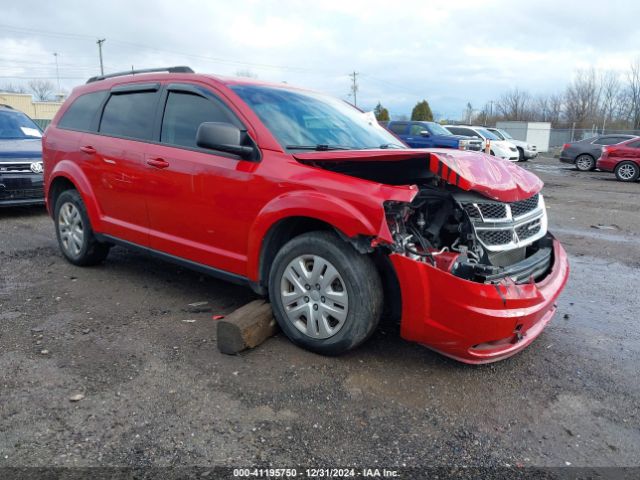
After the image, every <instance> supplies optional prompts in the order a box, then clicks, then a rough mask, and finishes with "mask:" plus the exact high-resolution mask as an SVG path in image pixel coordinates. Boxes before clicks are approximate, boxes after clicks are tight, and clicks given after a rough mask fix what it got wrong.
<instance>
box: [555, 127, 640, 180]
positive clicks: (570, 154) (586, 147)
mask: <svg viewBox="0 0 640 480" xmlns="http://www.w3.org/2000/svg"><path fill="white" fill-rule="evenodd" d="M632 138H635V135H622V134H620V135H617V134H616V135H598V136H596V137H591V138H585V139H584V140H580V141H579V142H571V143H565V144H564V145H563V146H562V152H560V161H561V162H564V163H573V164H574V165H575V166H576V168H577V169H578V170H580V171H581V172H588V171H590V170H594V169H595V168H596V160H598V158H600V155H601V154H602V146H603V145H615V144H617V143H620V142H624V141H626V140H629V139H632Z"/></svg>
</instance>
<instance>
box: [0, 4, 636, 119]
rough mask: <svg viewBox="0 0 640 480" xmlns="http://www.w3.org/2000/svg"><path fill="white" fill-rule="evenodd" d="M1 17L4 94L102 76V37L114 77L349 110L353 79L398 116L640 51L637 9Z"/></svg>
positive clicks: (252, 10)
mask: <svg viewBox="0 0 640 480" xmlns="http://www.w3.org/2000/svg"><path fill="white" fill-rule="evenodd" d="M0 11H2V15H0V88H1V87H2V86H4V85H6V84H8V83H13V84H19V83H22V84H26V83H27V82H28V81H29V79H32V78H42V79H47V80H50V81H51V82H53V84H54V85H57V82H58V76H59V82H60V87H61V89H64V90H71V89H72V88H73V87H74V86H76V85H79V84H81V83H84V81H86V79H87V78H89V77H90V76H92V75H96V74H98V73H99V68H100V67H99V59H98V47H97V44H96V40H97V39H102V38H104V39H106V41H105V42H104V43H103V55H104V67H105V72H106V73H108V72H113V71H121V70H130V69H131V67H132V66H134V68H150V67H157V66H168V65H188V66H190V67H192V68H193V69H194V70H195V71H197V72H203V73H214V74H220V75H236V74H238V72H247V71H248V72H250V73H251V74H252V75H256V76H257V77H258V78H259V79H261V80H267V81H274V82H282V81H286V82H287V83H289V84H292V85H296V86H300V87H305V88H310V89H313V90H318V91H322V92H326V93H329V94H332V95H334V96H337V97H340V98H344V99H347V100H351V101H352V100H353V99H352V97H350V96H349V94H350V85H351V77H350V76H349V74H350V73H351V72H354V71H355V72H357V73H358V75H357V77H356V78H357V82H358V92H357V104H358V106H359V107H360V108H362V109H363V110H371V109H373V107H374V106H375V105H376V104H377V103H378V102H381V103H382V104H383V105H384V106H385V107H387V108H388V109H389V111H390V113H391V115H392V117H394V116H399V115H406V114H410V112H411V109H412V108H413V106H414V105H415V103H416V102H417V101H419V100H422V99H423V98H426V99H427V100H428V101H429V103H430V105H431V109H432V110H433V112H434V114H435V115H436V116H437V117H438V118H450V119H457V118H461V117H462V115H463V111H464V109H465V106H466V105H467V102H470V103H471V104H472V105H473V107H474V108H477V109H481V108H482V107H483V106H484V105H485V104H486V103H487V102H489V101H495V100H497V99H498V98H499V96H500V95H501V93H503V92H505V91H506V90H509V89H512V88H515V87H518V88H520V89H524V90H527V91H529V92H530V93H531V94H533V95H537V94H550V93H555V92H559V91H561V90H563V89H564V88H565V86H566V85H567V83H568V82H569V81H570V80H571V78H572V75H573V74H574V73H575V71H576V70H577V69H580V68H590V67H595V68H598V69H603V70H615V71H619V72H624V71H625V70H626V69H627V68H628V66H629V64H630V62H631V61H633V60H634V59H635V58H638V57H639V56H640V2H638V1H637V0H628V1H617V0H610V1H609V2H606V3H603V2H595V1H589V0H585V1H573V0H571V1H559V0H536V1H535V2H534V1H522V0H511V1H509V0H485V1H470V0H449V1H440V0H431V1H428V0H422V1H404V2H400V1H395V2H393V1H390V0H386V1H377V0H368V1H366V0H318V1H313V2H311V1H293V0H283V1H270V0H263V1H259V0H227V1H219V0H209V1H205V0H200V1H194V0H181V1H179V2H177V1H175V0H155V1H154V2H139V1H135V0H128V1H122V0H110V1H109V2H99V3H98V2H89V1H86V0H85V1H71V0H56V1H39V0H36V1H32V2H14V1H13V2H10V1H9V0H0ZM54 53H57V57H56V56H54ZM56 58H57V60H58V72H59V73H58V74H57V73H56V67H55V60H56Z"/></svg>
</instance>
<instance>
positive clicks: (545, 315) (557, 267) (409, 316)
mask: <svg viewBox="0 0 640 480" xmlns="http://www.w3.org/2000/svg"><path fill="white" fill-rule="evenodd" d="M552 249H553V263H552V265H551V268H550V271H549V273H548V274H547V275H546V276H545V277H544V279H542V280H541V281H540V282H538V283H526V284H516V283H514V282H507V281H504V282H502V283H500V284H484V283H477V282H472V281H469V280H465V279H462V278H459V277H456V276H454V275H452V274H451V273H449V272H447V271H445V270H442V269H439V268H436V267H433V266H431V265H429V264H428V263H424V262H418V261H415V260H412V259H410V258H408V257H406V256H403V255H400V254H392V255H391V256H390V259H391V261H392V263H393V266H394V268H395V270H396V274H397V276H398V280H399V282H400V290H401V292H402V320H401V336H402V337H403V338H404V339H406V340H410V341H414V342H418V343H421V344H423V345H425V346H427V347H429V348H431V349H433V350H436V351H438V352H440V353H442V354H443V355H446V356H448V357H451V358H454V359H456V360H459V361H461V362H465V363H472V364H479V363H490V362H495V361H498V360H502V359H504V358H507V357H510V356H511V355H514V354H515V353H517V352H519V351H520V350H522V349H524V348H525V347H526V346H527V345H529V344H530V343H531V342H533V340H534V339H535V338H536V337H537V336H538V335H539V334H540V333H541V332H542V330H543V329H544V327H545V326H546V325H547V323H548V322H549V321H550V320H551V318H552V317H553V314H554V313H555V311H556V304H555V302H556V300H557V298H558V296H559V295H560V292H561V291H562V289H563V288H564V286H565V284H566V282H567V279H568V276H569V264H568V261H567V255H566V253H565V251H564V249H563V248H562V245H560V243H559V242H558V241H557V240H555V239H553V241H552Z"/></svg>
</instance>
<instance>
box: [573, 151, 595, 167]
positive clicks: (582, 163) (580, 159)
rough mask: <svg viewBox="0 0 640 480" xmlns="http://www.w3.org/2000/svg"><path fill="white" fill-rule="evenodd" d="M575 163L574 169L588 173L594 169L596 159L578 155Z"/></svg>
mask: <svg viewBox="0 0 640 480" xmlns="http://www.w3.org/2000/svg"><path fill="white" fill-rule="evenodd" d="M575 163H576V169H577V170H579V171H581V172H590V171H591V170H594V169H595V168H596V159H595V158H593V157H592V156H591V155H588V154H586V153H583V154H582V155H578V156H577V157H576V161H575Z"/></svg>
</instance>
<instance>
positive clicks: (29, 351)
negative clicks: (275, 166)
mask: <svg viewBox="0 0 640 480" xmlns="http://www.w3.org/2000/svg"><path fill="white" fill-rule="evenodd" d="M526 168H529V169H531V170H532V171H534V172H535V173H537V174H538V175H540V176H541V177H542V178H543V180H545V183H546V186H545V189H544V193H545V198H546V200H547V205H548V207H549V214H550V223H551V229H552V231H554V232H555V233H556V234H557V236H558V237H559V238H560V239H561V240H562V241H563V243H564V245H565V247H566V249H567V251H568V252H569V254H570V261H571V267H572V272H571V278H570V281H569V284H568V285H567V288H566V290H565V292H564V293H563V295H562V296H561V299H560V302H559V310H558V313H557V315H556V317H555V319H554V321H553V322H552V323H551V324H550V325H549V327H548V328H547V329H546V330H545V332H544V333H543V334H542V335H541V336H540V338H539V339H537V340H536V341H535V342H534V343H533V344H532V345H531V346H530V347H529V348H528V349H526V350H525V351H524V352H522V353H520V354H518V355H517V356H515V357H513V358H511V359H509V360H506V361H503V362H500V363H497V364H492V365H486V366H476V367H473V366H467V365H463V364H459V363H456V362H454V361H451V360H448V359H446V358H444V357H442V356H440V355H438V354H436V353H433V352H431V351H429V350H427V349H425V348H423V347H420V346H418V345H414V344H410V343H407V342H405V341H403V340H401V339H400V338H399V337H398V331H397V328H396V327H395V326H393V325H388V324H383V325H382V327H381V328H380V329H379V330H378V331H377V333H376V334H375V335H374V337H373V338H372V339H371V340H370V341H369V342H367V343H366V344H365V345H364V346H362V347H361V348H359V349H358V350H356V351H354V352H352V353H350V354H347V355H345V356H342V357H339V358H326V357H322V356H318V355H315V354H312V353H309V352H306V351H303V350H301V349H298V348H296V347H294V346H293V345H292V344H291V343H289V341H288V340H287V339H286V338H285V337H283V336H282V335H278V336H276V337H274V338H272V339H270V340H268V341H267V342H266V343H264V344H263V345H261V346H260V347H258V348H257V349H255V350H253V351H250V352H247V353H244V354H242V355H239V356H225V355H222V354H220V353H219V352H218V350H217V348H216V338H215V328H214V327H215V322H214V321H213V320H212V319H211V317H212V315H213V314H228V313H230V312H231V311H233V310H234V309H235V308H237V307H239V306H240V305H242V304H244V303H245V302H247V301H249V300H251V299H253V298H255V297H254V295H253V293H251V292H250V291H249V290H247V289H244V288H241V287H237V286H234V285H230V284H226V283H223V282H219V281H216V280H213V279H210V278H206V277H202V276H200V275H199V274H197V273H193V272H190V271H187V270H184V269H181V268H177V267H175V266H173V265H170V264H165V263H162V262H160V261H157V260H154V259H150V258H147V257H145V256H143V255H140V254H137V253H131V252H128V251H126V250H123V249H120V248H114V249H113V250H112V253H111V255H110V256H109V258H108V260H107V261H106V263H105V264H104V265H101V266H98V267H94V268H77V267H74V266H72V265H70V264H68V263H66V262H65V261H64V260H63V259H62V257H61V255H60V254H59V252H58V249H57V246H56V242H55V237H54V234H53V226H52V222H51V220H50V219H49V218H48V217H47V216H46V215H45V213H44V211H43V210H42V209H26V208H20V209H5V210H0V370H1V371H2V372H3V374H2V377H1V385H0V467H15V466H52V465H54V466H85V467H88V466H106V465H110V466H130V467H147V466H188V465H200V466H208V465H227V466H248V465H256V464H263V463H265V462H270V463H271V464H272V465H273V466H276V467H284V466H295V465H307V466H323V467H337V466H345V465H360V466H371V465H380V466H397V467H398V466H403V465H469V466H504V465H512V466H518V467H519V466H529V465H533V466H562V467H564V466H567V465H572V466H585V467H594V466H615V465H618V466H637V465H639V460H638V458H639V454H638V452H640V418H639V412H638V406H639V402H638V398H640V382H639V381H638V361H639V360H640V326H639V324H638V321H637V320H638V307H639V305H640V300H638V294H637V286H638V285H639V284H640V270H639V268H638V267H639V266H640V235H639V230H638V225H639V224H640V209H639V208H638V201H637V198H638V194H639V192H640V184H638V183H636V184H622V183H619V182H616V181H615V180H614V179H613V175H611V174H604V173H599V172H593V173H585V174H579V173H578V172H576V171H574V170H572V169H571V167H570V166H567V165H562V164H559V163H558V161H557V160H554V159H545V158H541V159H538V160H535V161H533V162H529V163H528V164H527V165H526ZM599 225H600V226H601V228H594V227H596V226H599ZM602 226H604V228H602ZM195 302H208V303H207V304H206V305H200V306H197V307H192V306H190V305H189V304H192V303H195ZM75 395H78V396H77V397H75V398H76V399H77V398H80V397H82V398H81V399H80V400H78V401H75V402H73V401H70V398H71V397H73V396H75Z"/></svg>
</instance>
